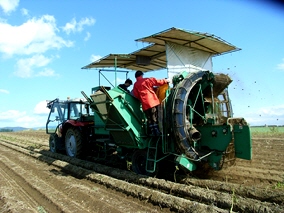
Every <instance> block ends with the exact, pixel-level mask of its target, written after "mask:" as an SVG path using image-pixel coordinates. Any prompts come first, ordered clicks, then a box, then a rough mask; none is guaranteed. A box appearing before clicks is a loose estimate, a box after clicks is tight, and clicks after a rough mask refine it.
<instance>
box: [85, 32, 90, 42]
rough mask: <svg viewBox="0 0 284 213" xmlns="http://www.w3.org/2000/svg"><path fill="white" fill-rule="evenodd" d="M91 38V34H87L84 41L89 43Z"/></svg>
mask: <svg viewBox="0 0 284 213" xmlns="http://www.w3.org/2000/svg"><path fill="white" fill-rule="evenodd" d="M90 38H91V33H89V32H87V33H86V36H85V38H84V41H88V40H89V39H90Z"/></svg>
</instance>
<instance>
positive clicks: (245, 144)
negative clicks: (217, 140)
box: [234, 124, 252, 160]
mask: <svg viewBox="0 0 284 213" xmlns="http://www.w3.org/2000/svg"><path fill="white" fill-rule="evenodd" d="M234 140H235V154H236V157H237V158H242V159H246V160H251V159H252V141H251V134H250V128H249V126H247V125H239V124H235V125H234Z"/></svg>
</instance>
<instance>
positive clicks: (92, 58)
mask: <svg viewBox="0 0 284 213" xmlns="http://www.w3.org/2000/svg"><path fill="white" fill-rule="evenodd" d="M101 58H102V56H100V55H91V58H90V61H91V62H94V61H97V60H99V59H101Z"/></svg>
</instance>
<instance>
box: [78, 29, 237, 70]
mask: <svg viewBox="0 0 284 213" xmlns="http://www.w3.org/2000/svg"><path fill="white" fill-rule="evenodd" d="M136 41H141V42H148V43H151V45H149V46H147V47H145V48H142V49H139V50H137V51H135V52H133V53H130V54H109V55H107V56H105V57H103V58H101V59H99V60H97V61H94V62H92V63H91V64H89V65H86V66H84V67H82V69H90V68H106V67H117V68H124V69H130V70H135V71H136V70H140V71H143V72H148V71H154V70H159V69H165V68H166V67H167V57H166V42H173V43H176V44H179V45H183V46H187V47H192V48H196V49H199V50H203V51H206V52H210V53H212V55H215V56H216V55H221V54H224V53H229V52H233V51H238V50H240V49H239V48H237V47H235V46H233V45H232V44H230V43H228V42H226V41H224V40H222V39H221V38H219V37H216V36H214V35H212V34H208V33H200V32H193V31H186V30H182V29H178V28H170V29H168V30H165V31H162V32H160V33H157V34H153V35H151V36H148V37H144V38H140V39H137V40H136Z"/></svg>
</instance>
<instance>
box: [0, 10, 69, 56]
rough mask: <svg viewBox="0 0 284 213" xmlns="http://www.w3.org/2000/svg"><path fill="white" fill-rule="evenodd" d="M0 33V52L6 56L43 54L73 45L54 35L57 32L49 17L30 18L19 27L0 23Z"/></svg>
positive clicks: (54, 23)
mask: <svg viewBox="0 0 284 213" xmlns="http://www.w3.org/2000/svg"><path fill="white" fill-rule="evenodd" d="M0 32H1V34H0V52H2V53H4V54H6V55H8V56H12V55H14V54H24V55H29V54H35V53H44V52H46V51H47V50H50V49H60V48H62V47H71V46H72V45H73V43H72V42H71V41H68V40H67V41H65V40H64V39H63V38H62V37H60V36H58V35H57V34H56V33H58V32H59V30H58V29H57V27H56V21H55V18H54V17H53V16H50V15H44V16H42V17H40V18H32V19H30V20H28V21H27V22H25V23H23V24H22V25H20V26H12V25H10V24H7V23H5V22H0Z"/></svg>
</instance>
